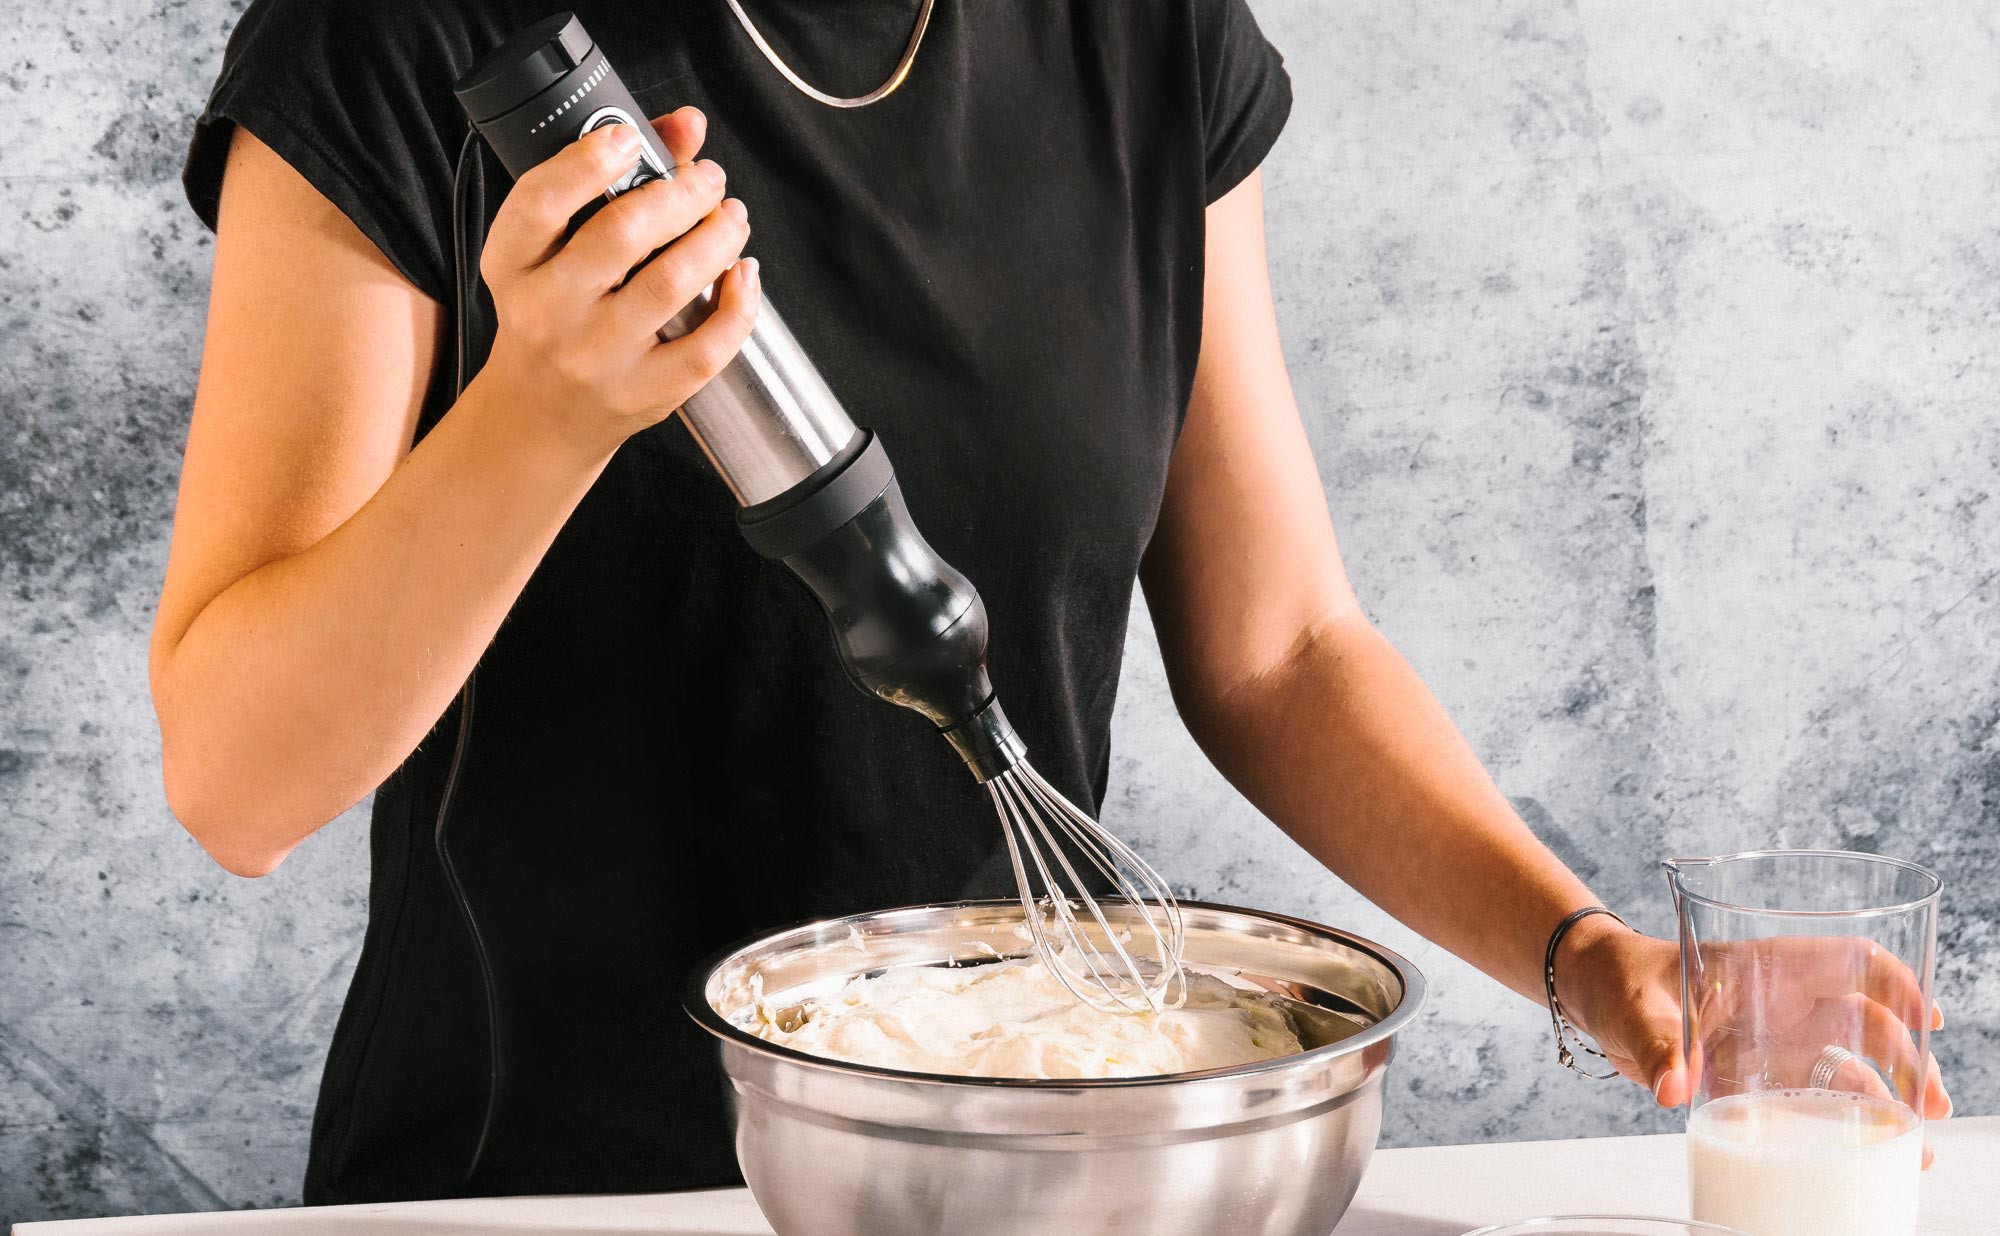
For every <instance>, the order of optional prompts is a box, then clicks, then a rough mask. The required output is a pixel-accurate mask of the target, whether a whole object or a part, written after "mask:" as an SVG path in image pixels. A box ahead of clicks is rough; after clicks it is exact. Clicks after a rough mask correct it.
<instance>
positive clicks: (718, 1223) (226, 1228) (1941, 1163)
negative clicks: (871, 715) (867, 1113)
mask: <svg viewBox="0 0 2000 1236" xmlns="http://www.w3.org/2000/svg"><path fill="white" fill-rule="evenodd" d="M1930 1140H1931V1144H1932V1145H1933V1146H1934V1147H1936V1149H1937V1165H1936V1166H1935V1167H1934V1168H1932V1170H1931V1171H1930V1172H1928V1173H1926V1174H1925V1177H1924V1186H1923V1189H1924V1192H1923V1222H1922V1227H1921V1230H1922V1232H1923V1234H1924V1236H1996V1233H2000V1117H1987V1118H1984V1119H1976V1120H1951V1121H1946V1122H1943V1123H1940V1124H1934V1125H1932V1126H1931V1128H1930ZM1683 1154H1684V1151H1683V1149H1682V1139H1681V1138H1680V1137H1678V1136H1672V1137H1602V1138H1591V1139H1588V1140H1583V1141H1568V1142H1504V1143H1496V1144H1492V1145H1484V1146H1433V1147H1422V1148H1418V1149H1411V1150H1381V1151H1377V1152H1376V1154H1375V1157H1374V1159H1373V1160H1372V1161H1371V1162H1370V1163H1369V1165H1368V1173H1367V1175H1366V1176H1365V1177H1363V1179H1362V1182H1361V1192H1360V1194H1359V1195H1358V1196H1357V1197H1356V1198H1355V1199H1354V1205H1353V1206H1352V1207H1351V1208H1349V1210H1348V1212H1347V1218H1346V1219H1344V1220H1342V1222H1341V1224H1340V1227H1339V1229H1338V1232H1337V1236H1462V1234H1463V1233H1464V1232H1466V1231H1468V1230H1470V1229H1472V1228H1476V1227H1480V1226H1482V1225H1484V1224H1488V1223H1498V1222H1502V1221H1504V1220H1508V1219H1520V1218H1527V1217H1529V1216H1532V1215H1544V1214H1557V1213H1563V1212H1569V1213H1590V1212H1596V1213H1607V1212H1614V1213H1625V1214H1656V1215H1669V1216H1671V1215H1685V1214H1686V1213H1687V1194H1686V1188H1687V1169H1686V1166H1685V1161H1684V1159H1683V1157H1682V1156H1683ZM530 1231H532V1232H538V1233H545V1234H548V1236H568V1234H571V1233H575V1234H577V1236H582V1234H584V1233H604V1232H611V1233H617V1232H625V1233H632V1234H633V1236H638V1234H640V1233H647V1234H650V1236H771V1229H770V1227H769V1226H768V1225H766V1224H765V1222H764V1220H763V1219H762V1218H761V1217H760V1216H759V1215H758V1213H757V1207H756V1205H755V1204H754V1203H753V1202H751V1200H750V1194H749V1193H748V1192H747V1191H745V1190H742V1189H723V1190H712V1191H707V1192H699V1193H653V1194H632V1195H627V1196H619V1197H514V1198H488V1199H474V1200H466V1201H447V1202H407V1203H403V1204H400V1205H382V1206H324V1207H317V1208H314V1209H310V1210H264V1211H248V1210H239V1211H231V1212H226V1213H221V1214H204V1215H161V1216H154V1217H150V1218H122V1219H74V1220H70V1221H68V1222H63V1223H22V1224H18V1225H16V1226H15V1228H14V1232H15V1236H169V1234H171V1236H182V1234H183V1233H186V1234H189V1236H207V1234H208V1233H218V1234H221V1236H256V1234H257V1233H263V1232H273V1233H275V1232H283V1233H285V1234H286V1236H356V1234H361V1233H367V1234H372V1236H390V1234H393V1236H445V1234H447V1233H456V1232H468V1233H469V1232H492V1233H507V1232H530ZM1218 1236H1222V1234H1218Z"/></svg>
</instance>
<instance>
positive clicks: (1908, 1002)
mask: <svg viewBox="0 0 2000 1236" xmlns="http://www.w3.org/2000/svg"><path fill="white" fill-rule="evenodd" d="M1806 957H1807V963H1806V967H1805V970H1804V971H1803V974H1802V977H1803V978H1804V979H1805V980H1806V981H1808V982H1810V983H1812V984H1813V985H1814V986H1815V987H1816V988H1817V989H1818V990H1819V991H1820V992H1822V993H1824V992H1833V991H1846V990H1857V989H1858V990H1860V991H1863V992H1866V993H1867V994H1868V997H1869V998H1870V999H1872V1000H1874V1001H1876V1002H1877V1003H1879V1004H1882V1005H1885V1006H1887V1007H1888V1008H1889V1009H1891V1010H1892V1011H1893V1012H1894V1013H1895V1015H1896V1016H1897V1017H1899V1018H1901V1019H1902V1022H1903V1024H1904V1025H1905V1026H1908V1027H1910V1028H1912V1029H1914V1028H1916V1027H1917V1026H1921V1025H1923V1024H1924V1022H1925V1021H1927V1020H1929V1014H1928V1011H1927V1008H1926V1005H1927V1003H1928V1002H1927V1001H1926V1000H1925V999H1924V988H1923V984H1922V983H1920V982H1918V981H1917V976H1916V974H1915V973H1914V972H1913V971H1912V970H1911V969H1910V968H1909V967H1908V966H1906V965H1904V964H1903V959H1902V958H1900V957H1898V956H1896V954H1894V953H1893V952H1890V951H1889V950H1888V949H1885V948H1883V947H1882V946H1881V945H1879V944H1877V943H1876V942H1875V941H1873V940H1870V939H1868V938H1867V937H1865V936H1829V937H1822V938H1817V939H1814V940H1812V941H1810V942H1809V944H1808V945H1807V947H1806ZM1785 960H1786V962H1787V963H1793V962H1794V959H1793V958H1792V957H1791V956H1790V954H1789V952H1788V954H1787V956H1786V958H1785Z"/></svg>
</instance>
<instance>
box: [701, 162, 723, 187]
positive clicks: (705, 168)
mask: <svg viewBox="0 0 2000 1236" xmlns="http://www.w3.org/2000/svg"><path fill="white" fill-rule="evenodd" d="M695 166H696V167H698V168H700V169H701V178H702V179H703V180H705V181H707V182H708V183H709V184H711V185H717V186H721V185H725V184H727V183H729V173H727V172H725V171H723V170H722V164H720V163H717V162H716V161H715V160H713V159H703V160H702V161H701V162H699V163H697V164H695Z"/></svg>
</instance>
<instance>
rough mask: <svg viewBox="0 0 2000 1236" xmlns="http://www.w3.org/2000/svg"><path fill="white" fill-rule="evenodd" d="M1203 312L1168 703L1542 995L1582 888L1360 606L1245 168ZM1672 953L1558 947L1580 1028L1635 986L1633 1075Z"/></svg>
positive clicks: (1589, 945) (1657, 1042) (1240, 777)
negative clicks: (1285, 339) (1293, 372)
mask: <svg viewBox="0 0 2000 1236" xmlns="http://www.w3.org/2000/svg"><path fill="white" fill-rule="evenodd" d="M1202 323H1203V325H1202V331H1203V334H1202V346H1201V358H1200V363H1199V365H1198V367H1197V369H1196V373H1195V383H1194V394H1193V399H1192V401H1191V403H1190V405H1189V409H1188V417H1187V423H1186V427H1185V429H1184V430H1183V432H1182V435H1181V439H1180V442H1179V444H1178V446H1177V447H1176V449H1175V451H1174V458H1173V465H1172V469H1171V471H1170V473H1169V476H1168V481H1167V491H1166V497H1165V501H1164V505H1163V507H1162V509H1161V512H1160V521H1159V528H1158V531H1157V532H1156V533H1155V535H1154V538H1153V542H1152V545H1151V546H1150V548H1149V549H1148V551H1147V554H1146V559H1145V562H1144V566H1143V569H1142V573H1141V579H1142V581H1143V583H1144V585H1145V590H1146V600H1147V605H1148V607H1149V608H1150V609H1151V610H1152V613H1153V621H1154V624H1155V625H1156V627H1157V628H1158V630H1159V635H1160V648H1161V652H1162V654H1163V655H1164V657H1165V661H1166V668H1167V676H1168V682H1169V683H1170V684H1171V686H1172V689H1173V695H1174V702H1175V704H1176V706H1177V707H1178V708H1179V709H1180V712H1181V715H1182V717H1183V718H1185V720H1186V722H1187V725H1188V728H1189V730H1190V731H1191V732H1192V733H1193V735H1194V737H1195V740H1196V741H1197V742H1198V743H1199V744H1200V745H1201V747H1202V749H1203V751H1205V752H1206V753H1207V754H1208V756H1209V758H1210V759H1212V760H1213V761H1214V762H1215V764H1216V767H1218V768H1219V769H1221V771H1222V772H1223V774H1224V775H1225V776H1227V777H1228V778H1229V780H1230V781H1231V782H1232V783H1233V784H1234V785H1235V786H1236V787H1237V788H1238V789H1240V790H1241V791H1242V792H1243V793H1244V795H1246V796H1247V797H1248V798H1249V799H1250V801H1251V802H1252V803H1254V804H1255V805H1256V806H1257V807H1258V808H1259V809H1260V810H1261V811H1263V812H1264V813H1265V814H1266V815H1268V816H1269V817H1270V818H1271V819H1272V820H1274V821H1275V822H1276V823H1277V824H1278V825H1279V826H1280V827H1281V828H1283V829H1284V830H1285V831H1286V832H1287V833H1289V834H1290V835H1291V836H1292V837H1293V838H1295V839H1296V840H1297V841H1298V842H1299V843H1300V844H1301V845H1303V846H1304V847H1305V848H1306V849H1307V850H1308V851H1310V852H1311V853H1312V854H1313V855H1314V856H1315V857H1316V858H1318V859H1319V860H1320V861H1321V862H1323V863H1325V864H1326V865H1327V866H1328V867H1329V868H1331V869H1332V870H1333V871H1334V872H1335V873H1337V874H1338V875H1339V876H1340V877H1341V878H1342V879H1344V880H1346V881H1347V882H1348V883H1349V884H1351V885H1353V886H1354V887H1355V888H1356V889H1357V890H1358V891H1360V892H1361V893H1362V894H1363V895H1364V896H1366V897H1368V898H1369V899H1370V900H1372V901H1374V902H1375V903H1376V904H1378V905H1380V906H1381V907H1382V908H1383V909H1385V910H1387V911H1388V912H1389V913H1391V914H1393V915H1395V916H1396V917H1397V918H1398V919H1401V920H1402V921H1403V922H1405V923H1407V924H1409V925H1410V926H1411V927H1413V928H1415V929H1416V930H1418V931H1420V932H1422V933H1423V934H1424V935H1425V936H1427V937H1429V938H1430V939H1432V940H1435V941H1437V942H1438V943H1439V944H1442V945H1443V946H1445V947H1446V948H1448V949H1450V950H1451V951H1452V952H1454V953H1457V954H1458V955H1459V956H1461V957H1464V958H1465V959H1466V960H1468V961H1470V962H1472V963H1473V964H1474V965H1477V966H1478V967H1479V968H1480V969H1482V970H1484V971H1486V972H1487V973H1488V974H1491V975H1492V976H1494V977H1495V978H1497V979H1499V980H1500V981H1501V982H1503V983H1505V984H1506V985H1507V986H1509V987H1511V988H1513V989H1514V990H1515V991H1517V992H1520V993H1521V994H1523V995H1525V996H1528V997H1530V998H1531V999H1535V1000H1540V999H1541V997H1542V976H1541V965H1542V954H1543V950H1544V949H1545V948H1546V946H1547V942H1548V938H1549V933H1550V932H1551V931H1552V930H1553V929H1554V928H1555V926H1556V924H1557V923H1558V922H1560V921H1561V919H1562V918H1563V916H1564V915H1566V914H1568V913H1569V912H1570V911H1571V910H1574V909H1576V908H1578V907H1580V906H1585V905H1592V904H1595V902H1596V899H1595V898H1594V897H1592V896H1591V893H1590V890H1589V889H1588V888H1586V887H1585V886H1584V884H1583V882H1582V881H1581V880H1579V879H1577V877H1576V876H1575V875H1574V874H1572V873H1571V872H1570V871H1569V869H1568V868H1566V867H1565V866H1563V864H1562V863H1561V862H1560V861H1559V860H1558V859H1557V858H1556V857H1555V855H1554V854H1552V853H1550V852H1549V850H1548V848H1547V847H1546V846H1544V845H1543V844H1542V843H1541V842H1540V841H1539V840H1538V839H1537V838H1536V837H1535V835H1534V834H1533V833H1532V832H1530V831H1529V829H1528V827H1527V826H1526V825H1525V824H1523V823H1522V822H1521V820H1520V818H1519V816H1517V815H1516V814H1515V812H1514V810H1513V808H1512V806H1511V805H1510V804H1509V803H1508V802H1507V799H1506V798H1505V797H1504V796H1503V795H1502V794H1501V793H1500V791H1499V789H1498V787H1496V786H1495V785H1494V784H1493V781H1492V779H1491V778H1490V777H1488V776H1487V774H1486V772H1485V770H1484V769H1483V768H1482V767H1481V766H1480V763H1479V760H1478V758H1477V757H1476V756H1474V755H1473V753H1472V751H1471V749H1470V748H1469V747H1467V745H1466V743H1465V741H1464V739H1463V738H1461V737H1460V736H1459V734H1458V731H1457V730H1456V729H1455V728H1454V727H1453V725H1452V723H1451V719H1450V718H1449V717H1448V716H1446V715H1445V712H1444V709H1443V708H1442V707H1440V706H1439V704H1438V702H1437V700H1436V699H1435V698H1434V697H1433V696H1432V695H1431V693H1430V692H1429V691H1428V690H1427V689H1426V688H1425V687H1424V684H1423V683H1422V682H1421V681H1420V680H1419V679H1418V677H1417V675H1416V673H1415V672H1414V671H1413V670H1412V669H1411V668H1410V666H1409V664H1408V663H1407V662H1406V661H1404V659H1403V658H1402V656H1401V655H1400V654H1398V653H1397V651H1396V650H1395V648H1394V647H1392V646H1391V645H1390V643H1389V641H1388V640H1387V639H1385V638H1383V636H1382V635H1381V633H1379V632H1378V631H1376V630H1375V628H1374V627H1373V626H1372V625H1371V624H1370V623H1369V621H1368V619H1367V618H1366V616H1364V615H1363V613H1362V612H1361V608H1360V606H1359V605H1358V604H1357V603H1356V600H1355V597H1354V593H1353V590H1352V589H1351V588H1350V587H1349V584H1348V580H1347V576H1346V572H1345V570H1344V569H1343V567H1342V565H1341V561H1340V550H1339V546H1338V545H1337V544H1336V543H1335V539H1334V531H1333V525H1332V521H1331V519H1330V517H1329V515H1328V513H1327V506H1326V498H1325V494H1324V491H1323V489H1322V487H1321V482H1320V478H1319V475H1318V472H1317V470H1316V468H1315V467H1314V465H1313V455H1312V450H1311V447H1310V445H1309V444H1308V442H1307V441H1306V436H1305V431H1304V428H1303V426H1302V425H1301V424H1300V420H1299V415H1298V408H1297V405H1296V404H1295V402H1294V401H1293V397H1292V390H1291V383H1290V380H1289V378H1288V377H1287V375H1286V372H1285V363H1284V356H1283V352H1282V350H1281V349H1280V346H1279V342H1278V329H1277V321H1276V315H1275V312H1274V310H1273V307H1272V303H1271V293H1270V286H1269V281H1268V277H1267V274H1266V267H1265V255H1264V217H1263V190H1262V185H1261V180H1260V177H1259V176H1256V175H1253V176H1251V177H1250V178H1249V179H1248V180H1247V181H1245V182H1244V183H1243V185H1241V186H1240V187H1238V188H1237V189H1235V190H1233V191H1232V192H1230V193H1229V194H1228V195H1226V196H1225V197H1223V198H1222V199H1221V200H1220V201H1218V202H1216V203H1215V204H1214V205H1213V206H1211V207H1209V210H1208V242H1207V275H1206V293H1205V300H1204V305H1203V316H1202ZM1673 953H1674V950H1673V947H1672V946H1671V945H1669V944H1667V943H1666V942H1664V941H1657V940H1647V939H1646V938H1645V937H1642V936H1639V935H1637V934H1636V933H1633V932H1629V931H1626V930H1625V929H1623V928H1621V927H1619V926H1618V925H1617V924H1616V923H1615V922H1614V921H1612V920H1610V919H1608V918H1604V917H1602V916H1599V917H1594V918H1588V919H1585V920H1583V922H1581V923H1580V924H1578V925H1577V927H1576V928H1575V929H1574V930H1573V931H1572V932H1571V933H1570V934H1569V936H1568V937H1567V938H1566V940H1565V944H1564V948H1563V956H1562V957H1561V958H1560V959H1559V968H1560V970H1561V972H1562V973H1563V975H1564V976H1565V980H1566V986H1568V987H1569V989H1570V990H1569V993H1568V994H1570V995H1572V996H1573V997H1574V998H1575V1004H1576V1008H1575V1010H1574V1011H1575V1012H1576V1013H1577V1014H1578V1016H1579V1019H1580V1020H1581V1021H1583V1022H1584V1024H1585V1025H1586V1026H1589V1027H1590V1028H1592V1029H1596V1026H1595V1025H1594V1024H1593V1022H1594V1021H1602V1020H1604V1018H1603V1017H1601V1016H1600V1015H1599V1011H1600V1007H1601V1006H1603V1005H1606V1004H1611V1003H1616V1004H1620V1005H1621V1007H1623V1006H1627V1005H1630V1004H1631V1003H1632V1001H1634V1000H1638V1001H1642V1002H1643V1003H1644V1006H1645V1010H1646V1015H1645V1017H1644V1019H1643V1020H1644V1022H1645V1024H1646V1026H1647V1027H1649V1029H1648V1034H1649V1035H1650V1036H1651V1039H1650V1041H1648V1042H1646V1043H1644V1044H1642V1045H1634V1046H1633V1047H1632V1050H1634V1051H1643V1052H1644V1054H1645V1056H1646V1059H1644V1060H1643V1061H1639V1062H1636V1063H1634V1065H1633V1072H1634V1073H1635V1074H1640V1075H1642V1076H1643V1077H1644V1079H1645V1080H1646V1081H1647V1082H1652V1081H1654V1080H1656V1079H1659V1078H1662V1077H1663V1075H1664V1071H1665V1070H1666V1069H1667V1068H1668V1067H1669V1066H1670V1065H1671V1063H1672V1061H1673V1059H1674V1048H1675V1044H1676V1042H1677V1038H1678V1029H1679V1012H1678V1004H1677V1002H1676V994H1675V991H1674V990H1673V989H1672V988H1671V987H1670V986H1668V985H1666V984H1665V983H1664V982H1663V979H1664V976H1665V975H1666V973H1667V972H1668V970H1669V969H1670V968H1671V963H1672V960H1673ZM1586 983H1589V984H1590V986H1591V988H1592V989H1591V990H1585V986H1584V985H1585V984H1586ZM1570 1003H1571V1001H1570V1000H1567V999H1566V1000H1565V1004H1566V1005H1568V1004H1570ZM1676 1084H1677V1083H1676ZM1662 1097H1663V1098H1664V1099H1667V1100H1669V1101H1677V1100H1678V1099H1679V1097H1680V1096H1679V1094H1678V1093H1663V1094H1662Z"/></svg>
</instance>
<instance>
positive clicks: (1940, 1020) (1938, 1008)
mask: <svg viewBox="0 0 2000 1236" xmlns="http://www.w3.org/2000/svg"><path fill="white" fill-rule="evenodd" d="M1931 1029H1933V1030H1942V1029H1944V1006H1943V1005H1941V1004H1935V1003H1933V1004H1932V1005H1931Z"/></svg>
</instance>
